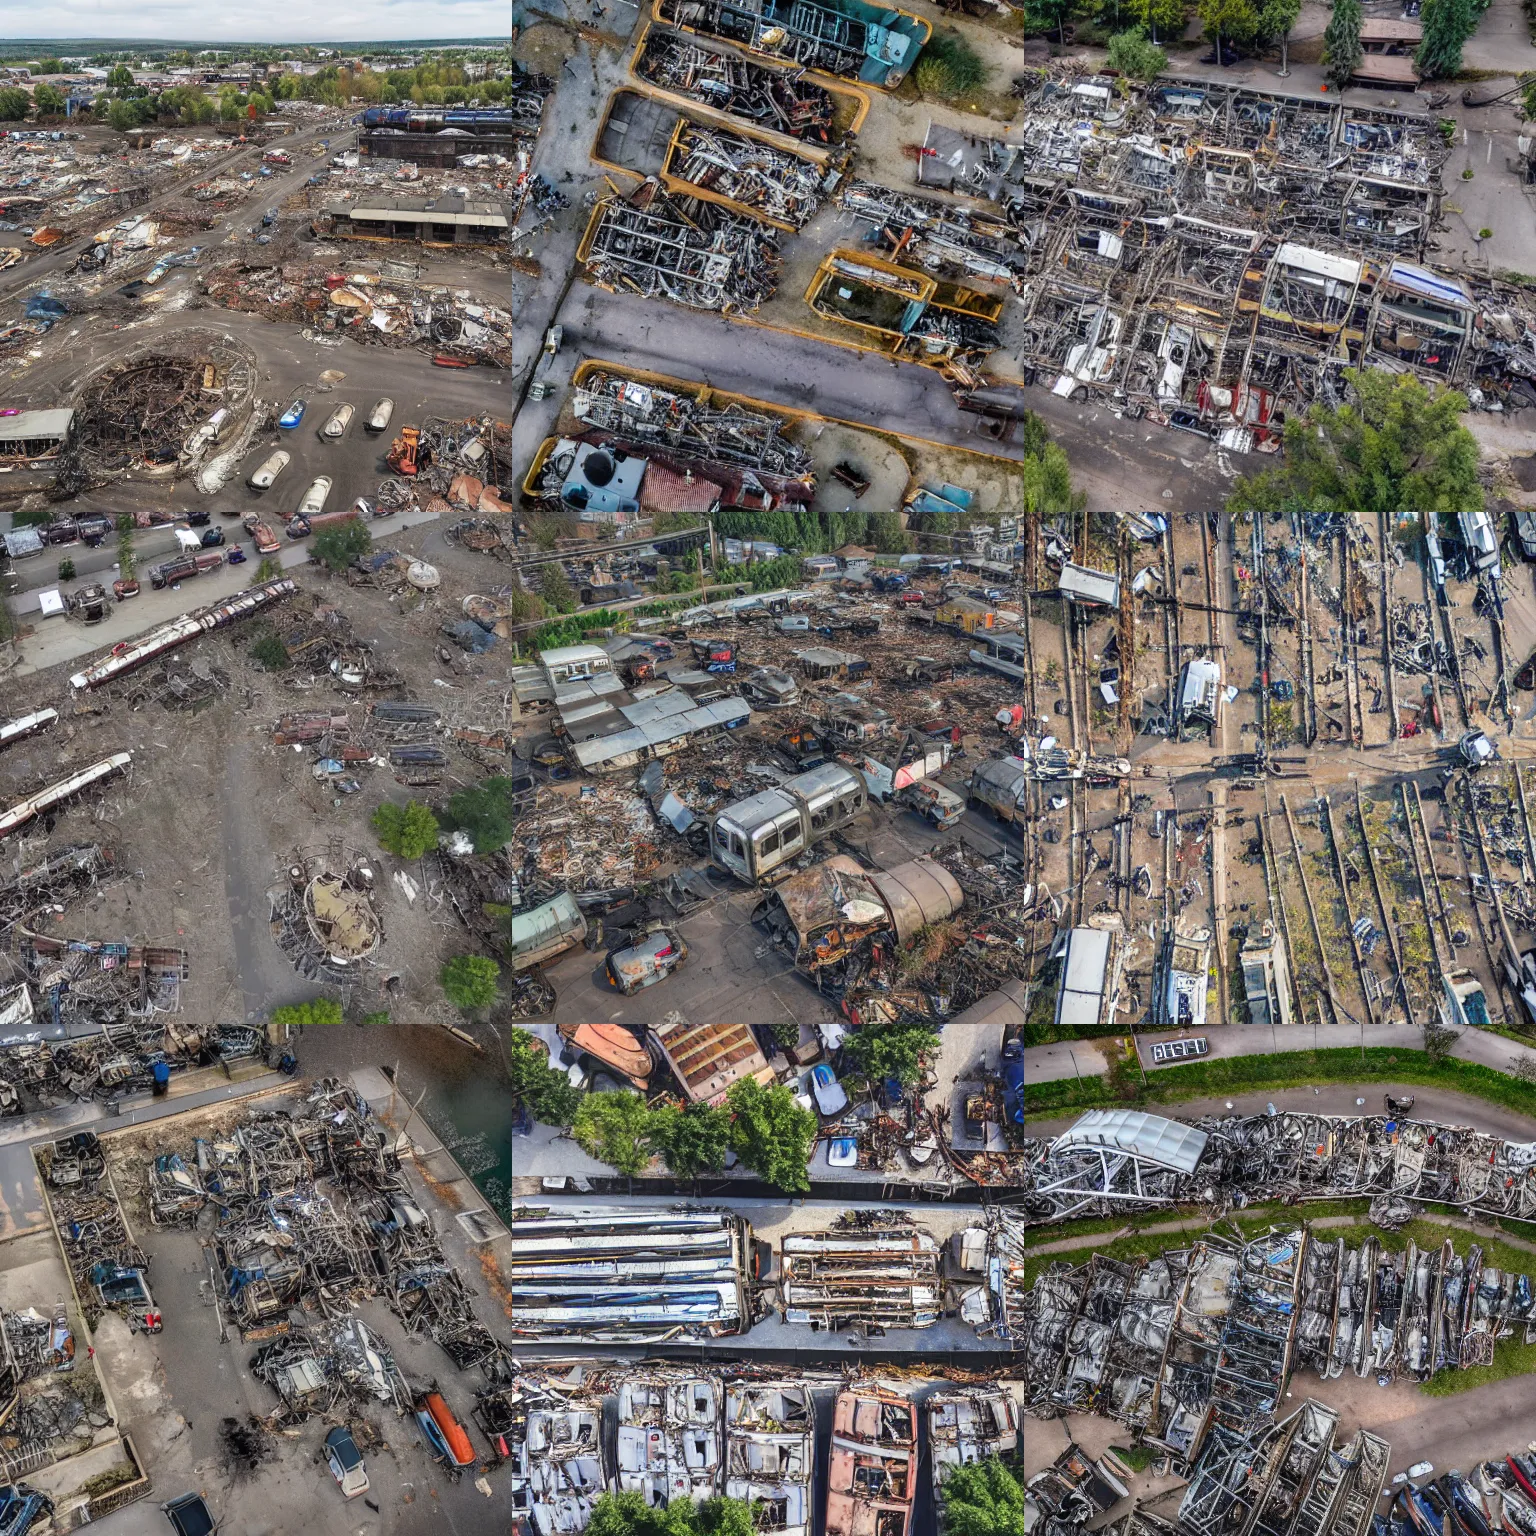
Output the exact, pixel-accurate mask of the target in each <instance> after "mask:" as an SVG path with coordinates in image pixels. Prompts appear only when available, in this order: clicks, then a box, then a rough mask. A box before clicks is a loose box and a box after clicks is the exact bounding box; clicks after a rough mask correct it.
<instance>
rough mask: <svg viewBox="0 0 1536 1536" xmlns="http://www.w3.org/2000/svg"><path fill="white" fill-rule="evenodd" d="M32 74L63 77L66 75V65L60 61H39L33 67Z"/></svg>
mask: <svg viewBox="0 0 1536 1536" xmlns="http://www.w3.org/2000/svg"><path fill="white" fill-rule="evenodd" d="M32 73H33V74H34V75H62V74H63V73H64V64H63V61H62V60H60V59H39V60H38V61H37V63H35V64H34V65H33V66H32Z"/></svg>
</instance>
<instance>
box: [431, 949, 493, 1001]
mask: <svg viewBox="0 0 1536 1536" xmlns="http://www.w3.org/2000/svg"><path fill="white" fill-rule="evenodd" d="M500 979H501V967H500V966H499V965H497V964H496V962H495V961H494V960H492V959H490V958H489V957H488V956H486V955H455V956H454V958H453V959H452V960H450V961H449V962H448V963H447V964H446V965H445V966H444V967H443V968H442V970H441V972H439V974H438V980H439V981H440V982H441V983H442V987H443V991H444V992H445V993H447V995H448V1001H449V1002H450V1003H452V1004H453V1006H454V1007H455V1008H458V1009H460V1010H461V1011H463V1012H464V1013H473V1012H474V1011H475V1010H476V1009H478V1008H489V1007H490V1005H491V1004H492V1003H493V1002H495V1001H496V986H497V983H498V982H499V981H500Z"/></svg>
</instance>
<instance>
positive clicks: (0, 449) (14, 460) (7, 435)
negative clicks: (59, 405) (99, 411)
mask: <svg viewBox="0 0 1536 1536" xmlns="http://www.w3.org/2000/svg"><path fill="white" fill-rule="evenodd" d="M74 419H75V413H74V412H73V411H71V410H54V411H22V412H21V413H20V414H19V415H16V416H6V417H4V418H0V464H33V463H37V462H39V461H41V460H44V459H54V458H57V457H58V454H59V450H60V449H61V448H62V447H63V446H64V444H65V443H66V442H68V441H69V428H70V424H71V423H72V422H73V421H74Z"/></svg>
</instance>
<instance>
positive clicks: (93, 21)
mask: <svg viewBox="0 0 1536 1536" xmlns="http://www.w3.org/2000/svg"><path fill="white" fill-rule="evenodd" d="M510 23H511V11H510V6H509V3H508V0H366V3H364V0H331V3H327V4H324V5H320V6H316V7H314V8H310V7H307V6H306V7H301V8H295V9H294V11H293V13H292V14H290V15H288V16H285V17H284V18H283V22H282V29H281V30H278V29H277V27H276V26H273V25H264V24H263V23H262V20H261V18H260V16H259V14H258V13H256V12H253V11H252V10H251V9H248V8H246V7H243V6H229V7H225V6H210V5H209V4H208V3H207V0H50V4H49V5H47V6H46V7H44V8H39V7H38V6H37V5H36V4H32V3H28V4H25V5H23V4H20V3H18V0H0V36H3V37H8V38H12V39H26V38H32V37H40V36H41V38H42V39H43V40H45V41H55V40H57V41H60V42H62V41H64V40H66V39H68V38H90V39H93V40H97V39H109V38H110V39H117V38H120V39H122V40H123V41H124V42H134V41H144V40H153V41H156V42H176V43H206V44H215V43H218V44H225V43H264V44H267V45H269V46H271V45H276V44H281V43H307V42H387V41H390V40H392V39H406V40H409V39H417V38H433V39H437V38H468V37H486V38H497V37H506V36H507V34H508V32H509V30H510ZM45 29H46V30H45Z"/></svg>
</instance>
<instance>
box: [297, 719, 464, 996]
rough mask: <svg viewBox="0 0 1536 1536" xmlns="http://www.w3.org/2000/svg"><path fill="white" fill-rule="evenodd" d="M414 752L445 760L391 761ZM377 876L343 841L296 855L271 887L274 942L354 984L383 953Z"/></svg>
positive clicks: (313, 969) (303, 967) (398, 752)
mask: <svg viewBox="0 0 1536 1536" xmlns="http://www.w3.org/2000/svg"><path fill="white" fill-rule="evenodd" d="M432 714H433V717H434V719H435V717H436V712H435V711H433V712H432ZM412 752H418V753H432V754H434V755H435V757H436V758H442V754H441V753H440V752H439V751H438V749H437V748H436V747H424V748H406V747H397V748H393V749H391V751H390V760H391V762H393V761H395V760H396V758H397V757H400V758H401V760H402V761H407V760H410V759H409V757H408V754H410V753H412ZM443 760H444V761H446V759H443ZM373 878H374V877H373V866H372V861H371V860H370V859H369V858H368V856H367V855H365V854H362V853H360V852H358V851H356V850H349V849H348V848H346V847H345V845H343V844H342V843H341V842H340V841H339V840H337V841H333V842H332V843H330V844H328V845H327V846H326V847H325V848H324V849H318V850H314V851H311V852H309V853H303V852H298V851H296V852H295V854H294V856H293V859H292V861H291V862H290V863H289V864H288V865H287V867H286V869H285V870H284V873H283V877H282V878H281V879H280V880H278V881H276V882H275V883H274V884H273V885H272V886H270V887H269V888H268V891H267V901H268V905H269V908H270V917H269V921H270V923H271V929H272V939H273V942H274V943H275V944H276V945H277V947H278V948H279V949H280V950H282V951H283V953H284V954H285V955H287V956H288V958H289V959H290V960H291V961H292V962H293V964H294V965H295V966H296V967H297V968H298V969H299V971H300V972H301V973H302V974H303V975H305V976H308V977H311V978H314V977H318V976H322V975H323V976H325V977H327V978H328V979H329V980H331V981H334V982H339V983H341V984H342V985H350V984H352V983H353V982H355V981H356V980H357V979H358V977H359V976H360V975H361V973H362V968H363V966H364V965H366V964H367V962H368V961H370V960H371V959H372V958H373V956H374V955H375V954H377V953H378V949H379V945H380V944H381V943H382V942H383V938H384V928H383V923H382V921H381V920H380V917H379V913H378V909H377V907H376V905H375V903H374V898H373Z"/></svg>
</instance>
